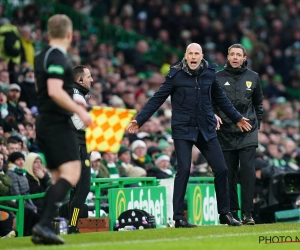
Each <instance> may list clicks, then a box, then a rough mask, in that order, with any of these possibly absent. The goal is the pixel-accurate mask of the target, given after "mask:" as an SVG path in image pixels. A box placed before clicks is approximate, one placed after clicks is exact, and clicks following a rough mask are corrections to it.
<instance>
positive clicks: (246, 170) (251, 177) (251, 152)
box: [223, 146, 256, 212]
mask: <svg viewBox="0 0 300 250" xmlns="http://www.w3.org/2000/svg"><path fill="white" fill-rule="evenodd" d="M255 151H256V147H254V146H253V147H246V148H242V149H239V150H233V151H223V154H224V158H225V162H226V165H227V167H228V185H229V196H230V210H239V209H240V207H239V203H238V194H237V183H238V179H240V184H241V200H242V211H243V212H251V211H253V198H254V189H255V168H254V157H255Z"/></svg>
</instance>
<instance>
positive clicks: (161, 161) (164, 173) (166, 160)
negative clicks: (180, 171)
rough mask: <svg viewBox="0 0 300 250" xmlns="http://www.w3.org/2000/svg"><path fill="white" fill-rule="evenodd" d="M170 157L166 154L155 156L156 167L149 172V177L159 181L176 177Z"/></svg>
mask: <svg viewBox="0 0 300 250" xmlns="http://www.w3.org/2000/svg"><path fill="white" fill-rule="evenodd" d="M170 166H171V165H170V157H169V156H168V155H166V154H164V153H161V154H157V155H156V156H155V166H154V167H152V168H149V169H148V170H147V176H150V177H156V178H157V179H166V178H172V177H174V174H173V172H172V170H171V169H170Z"/></svg>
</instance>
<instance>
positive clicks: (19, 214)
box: [0, 193, 45, 237]
mask: <svg viewBox="0 0 300 250" xmlns="http://www.w3.org/2000/svg"><path fill="white" fill-rule="evenodd" d="M44 195H45V193H40V194H30V195H23V196H4V197H0V202H1V201H11V200H16V201H17V202H18V208H14V207H9V206H5V205H1V203H0V209H1V208H2V209H7V210H9V211H13V212H15V213H16V218H17V222H16V231H17V232H18V237H22V236H23V235H24V202H25V201H26V200H29V199H36V198H42V197H44Z"/></svg>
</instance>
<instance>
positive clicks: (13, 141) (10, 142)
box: [7, 138, 19, 145]
mask: <svg viewBox="0 0 300 250" xmlns="http://www.w3.org/2000/svg"><path fill="white" fill-rule="evenodd" d="M18 143H19V142H18V141H17V140H16V139H14V138H8V139H7V145H8V144H18Z"/></svg>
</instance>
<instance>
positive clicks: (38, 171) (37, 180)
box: [24, 153, 51, 214]
mask: <svg viewBox="0 0 300 250" xmlns="http://www.w3.org/2000/svg"><path fill="white" fill-rule="evenodd" d="M24 168H25V170H26V177H27V180H28V184H29V193H30V194H39V193H43V192H45V191H46V189H47V188H48V186H49V185H50V184H51V178H50V176H49V174H48V173H47V170H46V169H45V166H44V165H43V164H42V159H41V157H40V156H39V155H38V154H36V153H29V154H28V155H27V156H26V159H25V163H24ZM32 201H33V204H34V205H35V206H36V207H37V212H38V213H39V214H41V213H42V211H43V208H44V198H37V199H33V200H32Z"/></svg>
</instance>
